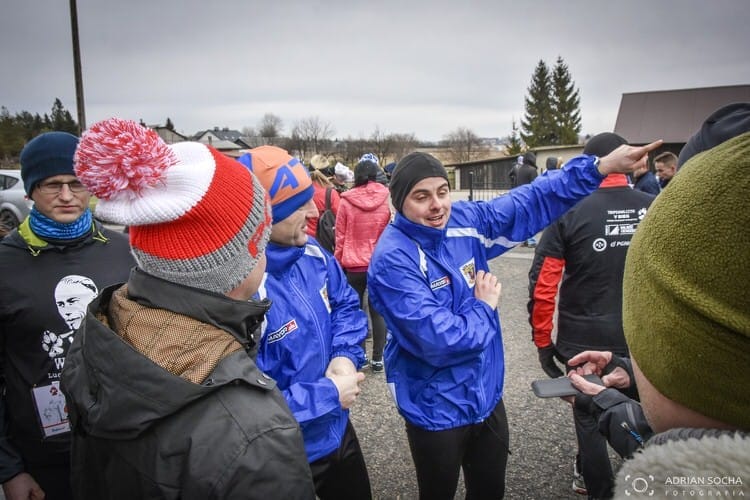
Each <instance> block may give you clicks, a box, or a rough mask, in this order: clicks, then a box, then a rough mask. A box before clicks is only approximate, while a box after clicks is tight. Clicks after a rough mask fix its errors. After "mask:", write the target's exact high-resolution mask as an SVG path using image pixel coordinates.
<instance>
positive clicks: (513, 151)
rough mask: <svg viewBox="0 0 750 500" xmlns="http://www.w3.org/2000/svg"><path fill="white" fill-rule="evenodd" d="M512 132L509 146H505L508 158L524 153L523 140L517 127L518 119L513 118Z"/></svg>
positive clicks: (509, 137)
mask: <svg viewBox="0 0 750 500" xmlns="http://www.w3.org/2000/svg"><path fill="white" fill-rule="evenodd" d="M511 127H512V128H511V132H510V135H509V136H508V144H507V145H506V146H505V154H506V155H508V156H515V155H519V154H521V153H522V152H523V143H522V142H521V138H520V137H518V125H516V119H515V118H513V121H512V122H511Z"/></svg>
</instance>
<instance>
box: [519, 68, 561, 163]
mask: <svg viewBox="0 0 750 500" xmlns="http://www.w3.org/2000/svg"><path fill="white" fill-rule="evenodd" d="M527 90H528V95H527V96H526V97H525V99H524V102H525V107H526V113H525V116H524V118H523V119H522V120H521V127H522V131H521V138H522V139H523V141H524V142H525V143H526V146H527V147H529V148H534V147H537V146H547V145H549V144H554V142H553V141H554V139H555V137H554V122H553V116H552V102H551V93H552V92H551V88H550V73H549V68H548V67H547V65H546V64H545V63H544V61H542V60H541V59H540V60H539V62H538V63H537V65H536V68H535V69H534V74H533V75H532V77H531V85H529V88H528V89H527Z"/></svg>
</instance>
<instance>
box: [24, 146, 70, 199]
mask: <svg viewBox="0 0 750 500" xmlns="http://www.w3.org/2000/svg"><path fill="white" fill-rule="evenodd" d="M76 147H78V137H76V136H74V135H73V134H69V133H67V132H46V133H44V134H40V135H38V136H36V137H34V138H33V139H32V140H31V141H29V142H28V144H26V146H24V148H23V150H22V151H21V158H20V160H21V178H22V179H23V185H24V187H25V188H26V194H28V195H29V196H30V195H31V192H32V191H33V190H34V188H35V187H36V185H37V184H39V183H40V182H41V181H43V180H44V179H46V178H47V177H52V176H54V175H63V174H69V175H76V173H75V171H74V170H73V156H74V155H75V152H76Z"/></svg>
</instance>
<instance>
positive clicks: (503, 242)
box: [446, 227, 522, 248]
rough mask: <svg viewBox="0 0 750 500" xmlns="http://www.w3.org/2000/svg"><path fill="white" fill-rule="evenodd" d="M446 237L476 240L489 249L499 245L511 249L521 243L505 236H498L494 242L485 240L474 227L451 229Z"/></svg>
mask: <svg viewBox="0 0 750 500" xmlns="http://www.w3.org/2000/svg"><path fill="white" fill-rule="evenodd" d="M446 236H447V237H448V238H476V239H478V240H479V241H480V242H481V243H482V245H484V247H485V248H491V247H493V246H495V245H500V246H502V247H505V248H513V247H514V246H516V245H518V244H519V243H522V242H521V241H511V240H509V239H508V238H506V237H505V236H500V237H499V238H495V239H494V240H490V239H487V238H486V237H485V236H484V235H482V234H479V231H477V229H476V228H475V227H452V228H449V229H448V230H447V231H446Z"/></svg>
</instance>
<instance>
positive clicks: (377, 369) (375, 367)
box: [370, 359, 385, 373]
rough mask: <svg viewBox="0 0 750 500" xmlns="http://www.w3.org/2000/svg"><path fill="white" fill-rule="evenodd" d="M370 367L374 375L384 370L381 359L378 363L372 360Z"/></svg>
mask: <svg viewBox="0 0 750 500" xmlns="http://www.w3.org/2000/svg"><path fill="white" fill-rule="evenodd" d="M370 367H371V368H372V371H373V372H375V373H380V372H382V371H383V370H384V369H385V367H384V366H383V360H382V359H381V360H380V361H375V360H372V362H371V363H370Z"/></svg>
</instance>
